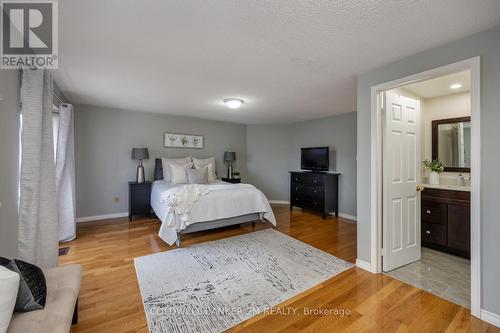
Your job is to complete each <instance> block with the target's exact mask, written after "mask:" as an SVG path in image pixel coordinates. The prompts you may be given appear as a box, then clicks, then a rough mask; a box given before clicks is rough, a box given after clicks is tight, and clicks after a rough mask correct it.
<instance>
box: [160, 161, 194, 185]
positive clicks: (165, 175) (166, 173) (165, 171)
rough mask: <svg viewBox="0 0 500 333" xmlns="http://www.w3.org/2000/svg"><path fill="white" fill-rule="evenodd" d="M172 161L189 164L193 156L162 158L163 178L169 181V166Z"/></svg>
mask: <svg viewBox="0 0 500 333" xmlns="http://www.w3.org/2000/svg"><path fill="white" fill-rule="evenodd" d="M170 163H174V164H181V165H183V164H187V163H191V156H188V157H183V158H162V159H161V167H162V169H163V180H166V181H167V182H169V181H170V167H169V166H168V165H169V164H170Z"/></svg>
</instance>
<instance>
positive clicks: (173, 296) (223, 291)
mask: <svg viewBox="0 0 500 333" xmlns="http://www.w3.org/2000/svg"><path fill="white" fill-rule="evenodd" d="M351 267H352V264H350V263H349V262H347V261H345V260H342V259H339V258H337V257H335V256H333V255H330V254H328V253H326V252H323V251H321V250H318V249H316V248H314V247H312V246H309V245H307V244H305V243H303V242H301V241H298V240H296V239H294V238H292V237H289V236H286V235H284V234H282V233H280V232H278V231H275V230H273V229H265V230H261V231H257V232H253V233H248V234H244V235H241V236H236V237H231V238H226V239H221V240H217V241H212V242H207V243H202V244H198V245H193V246H190V247H188V248H180V249H176V250H172V251H167V252H162V253H157V254H153V255H149V256H145V257H140V258H135V269H136V273H137V278H138V280H139V287H140V289H141V295H142V300H143V303H144V310H145V312H146V317H147V320H148V325H149V331H150V332H152V333H164V332H180V333H183V332H203V333H216V332H222V331H225V330H227V329H229V328H231V327H233V326H235V325H237V324H239V323H241V322H242V321H244V320H246V319H248V318H251V317H253V316H255V315H257V314H259V313H261V312H263V311H265V310H268V309H270V308H271V307H273V306H276V305H278V304H280V303H282V302H283V301H285V300H287V299H289V298H291V297H293V296H295V295H297V294H299V293H301V292H303V291H305V290H307V289H309V288H311V287H313V286H315V285H317V284H319V283H321V282H323V281H325V280H327V279H329V278H331V277H333V276H335V275H337V274H339V273H341V272H343V271H345V270H347V269H349V268H351Z"/></svg>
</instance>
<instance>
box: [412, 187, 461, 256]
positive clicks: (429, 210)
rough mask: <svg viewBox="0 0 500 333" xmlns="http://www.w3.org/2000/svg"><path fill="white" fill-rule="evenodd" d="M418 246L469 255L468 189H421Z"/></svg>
mask: <svg viewBox="0 0 500 333" xmlns="http://www.w3.org/2000/svg"><path fill="white" fill-rule="evenodd" d="M421 198H422V201H421V202H422V205H421V207H422V214H421V218H422V245H423V246H427V247H430V248H434V249H436V250H440V251H443V252H448V253H452V254H455V255H459V256H462V257H465V258H470V192H466V191H451V190H442V189H434V188H426V189H425V190H424V191H423V192H422V197H421Z"/></svg>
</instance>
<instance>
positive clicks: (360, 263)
mask: <svg viewBox="0 0 500 333" xmlns="http://www.w3.org/2000/svg"><path fill="white" fill-rule="evenodd" d="M356 267H359V268H361V269H364V270H365V271H368V272H370V273H371V272H372V269H371V265H370V263H369V262H366V261H362V260H359V259H356Z"/></svg>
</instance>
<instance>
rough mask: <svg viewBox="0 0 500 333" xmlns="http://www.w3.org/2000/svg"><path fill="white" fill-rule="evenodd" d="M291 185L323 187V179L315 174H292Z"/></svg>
mask: <svg viewBox="0 0 500 333" xmlns="http://www.w3.org/2000/svg"><path fill="white" fill-rule="evenodd" d="M292 184H294V185H295V184H299V185H309V186H323V177H322V176H321V175H317V174H313V173H311V174H307V173H303V174H298V173H296V174H292Z"/></svg>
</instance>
